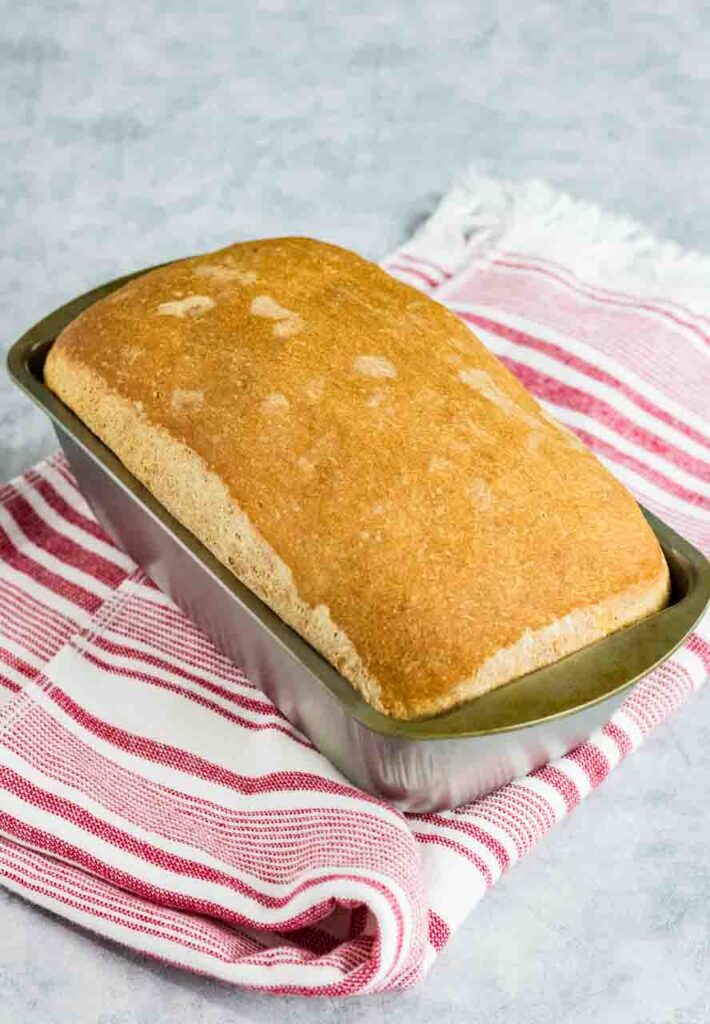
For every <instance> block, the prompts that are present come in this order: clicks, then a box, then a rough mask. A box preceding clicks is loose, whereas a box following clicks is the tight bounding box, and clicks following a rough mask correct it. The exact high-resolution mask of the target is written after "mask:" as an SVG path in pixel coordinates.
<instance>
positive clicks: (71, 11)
mask: <svg viewBox="0 0 710 1024" xmlns="http://www.w3.org/2000/svg"><path fill="white" fill-rule="evenodd" d="M0 26H1V27H0V144H1V146H2V160H1V161H0V195H1V199H0V203H1V205H0V314H1V317H2V320H1V323H2V332H1V338H0V341H1V344H2V346H3V347H5V346H6V345H7V344H9V342H11V341H12V340H13V339H14V338H15V337H16V336H17V335H18V334H19V333H20V332H21V331H22V330H23V329H24V328H25V327H26V326H28V325H29V324H31V323H33V322H34V321H35V320H36V319H38V318H39V317H40V316H41V315H43V314H44V313H46V312H48V311H49V310H51V309H52V308H54V307H55V306H57V305H58V304H60V303H61V302H63V301H65V300H66V299H68V298H70V297H71V296H72V295H75V294H76V293H77V292H79V291H82V290H84V289H86V288H89V287H91V286H92V285H94V284H97V283H98V282H100V281H102V280H104V279H106V278H108V277H111V276H115V275H117V274H119V273H121V272H124V271H128V270H131V269H134V268H135V267H138V266H143V265H147V264H150V263H156V262H159V261H160V260H163V259H168V258H170V257H174V256H178V255H181V254H184V253H189V252H192V251H196V250H199V249H206V248H211V247H217V246H219V245H222V244H225V243H227V242H229V241H232V240H236V239H238V238H240V237H248V236H254V235H268V234H279V233H296V232H303V233H309V234H316V235H322V236H326V237H329V238H331V239H333V240H336V241H340V242H342V243H343V244H346V245H350V246H352V247H354V248H357V249H359V250H361V251H362V252H364V253H365V254H369V255H372V256H376V255H379V254H382V253H384V252H385V251H386V250H388V249H389V248H391V247H392V246H394V245H395V244H396V243H397V242H398V241H400V240H401V239H402V238H403V237H404V236H405V235H406V234H408V232H409V231H410V229H411V227H412V225H413V224H415V223H416V222H417V221H418V220H419V219H420V218H421V217H422V216H423V215H424V214H425V213H426V211H427V210H429V209H430V208H431V206H432V203H433V202H434V200H435V198H436V196H437V195H438V194H439V193H440V192H441V191H442V190H443V189H444V188H445V187H446V184H447V182H448V180H449V179H450V177H451V176H452V175H453V174H454V173H456V172H457V171H459V170H460V169H461V168H462V167H463V166H464V165H465V164H466V163H468V162H469V161H470V160H475V161H476V162H477V164H478V166H479V167H480V168H481V169H482V170H484V171H487V172H489V173H493V174H500V175H503V176H516V175H520V176H529V175H537V176H540V177H544V178H546V179H547V180H549V181H550V182H551V183H553V184H555V185H557V186H560V187H562V188H565V189H567V190H569V191H571V192H573V193H574V194H576V195H578V196H581V197H583V198H587V199H592V200H595V201H597V202H600V203H602V204H603V205H605V206H607V207H608V208H609V209H611V210H615V211H617V212H623V213H629V214H631V215H632V216H635V217H636V218H638V219H640V220H642V221H644V222H645V223H646V224H647V225H648V226H649V227H651V228H652V229H654V230H655V231H656V232H657V233H658V234H660V235H663V236H666V237H670V238H674V239H675V240H677V241H678V242H680V243H681V244H683V245H686V246H693V247H698V248H703V249H706V250H710V220H709V219H708V217H707V200H708V194H707V168H708V166H710V117H709V115H708V109H709V105H708V103H707V96H708V89H709V88H710V82H709V78H710V75H709V73H708V67H709V66H710V65H709V64H708V61H707V59H705V60H703V59H702V57H703V53H704V54H705V58H706V57H707V50H708V42H709V38H708V31H709V29H710V11H709V10H708V7H707V4H705V3H704V2H703V0H697V2H692V0H676V2H673V3H672V2H669V0H625V2H624V3H612V2H595V3H588V4H578V3H572V2H569V3H566V4H565V3H561V4H560V3H552V2H543V0H529V2H526V3H523V2H522V0H520V2H517V3H516V2H514V0H503V2H500V3H498V4H494V3H483V2H472V0H456V2H452V0H440V2H437V3H426V2H413V0H399V2H388V0H384V2H383V0H348V2H345V0H343V2H336V3H328V4H326V3H324V2H321V3H317V2H310V3H308V2H301V3H288V2H279V0H268V2H267V0H261V2H258V0H256V2H255V0H252V2H250V3H246V2H237V0H235V2H232V3H228V2H223V3H221V4H218V3H215V2H211V3H205V4H196V3H195V2H194V0H191V2H187V0H171V3H169V4H160V3H157V2H155V0H150V2H138V0H124V2H122V3H119V4H100V3H91V2H87V0H84V2H81V0H44V2H41V0H34V2H32V3H28V4H21V3H19V4H18V3H16V2H15V0H0ZM53 447H54V443H53V440H52V437H51V435H50V433H49V431H48V429H47V427H46V425H45V424H44V422H43V420H42V418H41V417H40V416H39V415H38V414H35V413H34V412H33V411H32V409H31V408H30V406H29V405H28V404H27V403H26V402H25V401H24V400H22V399H21V398H20V397H19V396H16V395H14V394H12V393H11V392H10V390H9V387H8V385H7V382H6V381H5V379H4V377H3V376H2V375H0V479H5V478H7V477H8V476H10V475H11V474H12V473H14V472H16V471H19V470H20V469H22V468H24V467H25V466H27V465H28V464H30V463H31V462H32V461H33V460H34V459H35V458H36V457H38V456H39V455H40V454H43V453H45V452H47V451H49V450H51V449H52V448H53ZM709 710H710V693H709V692H705V693H704V694H702V695H701V696H700V697H698V698H697V699H696V700H695V701H693V702H692V703H691V704H690V705H688V706H687V707H686V708H685V709H683V710H682V711H681V712H680V713H679V714H678V715H676V717H675V718H674V719H673V721H672V722H671V723H670V724H669V725H667V726H666V727H664V728H663V729H662V730H661V731H660V732H659V733H658V734H657V735H655V736H654V737H653V738H652V739H651V741H650V742H649V743H648V744H647V746H646V747H645V748H644V749H642V750H641V751H640V752H639V753H638V754H636V755H635V756H634V757H633V758H632V759H631V760H630V761H629V762H628V763H626V764H625V765H624V766H623V767H622V768H621V769H620V770H619V771H618V772H617V773H615V775H614V776H613V777H612V779H610V780H609V781H608V782H607V783H606V784H605V786H604V787H603V789H602V790H601V791H599V792H597V793H596V794H594V795H592V797H591V798H590V799H589V800H588V801H587V802H586V803H585V804H584V805H583V806H582V807H581V808H580V809H579V810H577V811H576V812H575V814H574V815H573V816H572V818H571V819H570V820H568V821H567V822H565V823H564V824H563V825H561V826H560V827H559V828H558V829H556V830H555V831H554V833H553V834H552V835H551V836H549V837H548V838H547V840H546V841H545V842H544V843H543V844H542V845H541V846H540V848H539V849H538V850H537V851H536V852H535V853H534V854H533V855H532V856H531V857H529V858H528V859H527V860H526V861H525V862H524V864H522V865H521V866H519V867H518V868H516V869H515V870H514V871H513V873H512V874H511V875H510V876H508V877H507V878H505V879H504V880H503V882H502V883H501V884H500V885H499V886H498V888H497V889H496V890H495V891H494V892H493V893H491V894H490V895H489V896H488V897H487V898H486V900H485V901H484V902H483V903H482V904H481V906H480V907H479V908H478V910H477V911H476V912H475V914H474V915H472V917H471V918H470V919H469V921H468V922H467V924H466V925H465V927H464V928H463V929H462V930H461V931H460V932H459V933H458V934H457V936H456V937H455V938H454V940H453V941H452V943H451V945H450V947H449V949H448V950H447V951H446V953H445V954H444V956H443V957H442V959H441V961H440V963H439V964H438V965H437V966H436V967H435V969H434V972H433V973H432V974H431V975H430V976H429V978H428V979H427V980H426V981H425V982H424V983H423V984H422V985H421V986H420V987H419V988H418V989H416V990H414V991H412V992H410V993H406V994H403V995H397V996H387V997H371V998H368V999H363V1000H358V1001H356V1002H350V1003H336V1002H335V1001H326V1002H323V1003H320V1004H318V1005H314V1004H313V1003H308V1004H306V1003H304V1002H299V1001H297V1000H285V999H276V1000H271V999H268V998H267V997H259V996H254V995H250V994H247V993H242V992H238V991H234V990H231V989H229V988H228V987H226V986H224V985H220V984H215V983H212V982H210V981H207V980H205V979H200V978H195V977H191V976H188V975H186V974H182V973H180V972H178V971H175V970H170V969H168V968H166V967H163V966H160V965H156V964H154V963H150V962H147V961H144V960H141V959H139V958H137V957H134V956H132V955H130V954H127V953H126V952H124V951H121V950H119V949H117V948H115V947H113V946H111V945H109V944H107V943H103V942H100V941H96V940H94V939H93V938H90V937H89V936H87V935H86V934H84V933H82V932H79V931H77V930H76V929H74V928H72V927H70V926H68V925H66V924H64V923H63V922H62V921H60V920H57V919H55V918H53V917H51V916H50V915H48V914H46V913H43V912H40V911H38V910H36V909H35V908H33V907H30V906H29V905H27V904H25V903H23V902H22V901H21V900H19V899H17V898H15V897H12V896H10V895H8V894H6V893H4V892H3V891H2V890H0V1022H1V1024H10V1022H12V1024H35V1022H36V1024H47V1022H50V1021H61V1022H70V1024H73V1022H76V1024H89V1022H94V1021H96V1022H98V1021H101V1022H103V1024H109V1022H111V1024H124V1022H125V1024H129V1022H130V1024H134V1022H135V1024H137V1022H144V1021H150V1022H152V1024H163V1022H166V1024H167V1022H172V1021H178V1020H180V1021H182V1020H190V1021H191V1022H194V1024H217V1022H222V1021H245V1022H246V1021H257V1020H259V1021H261V1020H269V1021H282V1020H283V1021H285V1020H287V1019H288V1020H291V1021H292V1022H293V1024H298V1022H299V1021H301V1020H303V1021H306V1020H309V1021H311V1020H313V1021H317V1020H322V1021H334V1020H335V1019H336V1018H337V1019H338V1020H340V1021H343V1022H346V1021H350V1020H353V1021H354V1020H358V1021H373V1022H374V1021H379V1020H382V1019H384V1017H385V1016H387V1018H388V1019H389V1020H391V1021H392V1022H397V1021H403V1022H404V1021H407V1022H408V1024H424V1022H426V1021H434V1020H436V1021H437V1022H439V1021H449V1020H451V1021H454V1020H475V1021H477V1020H481V1021H484V1020H485V1021H486V1022H487V1024H497V1022H507V1021H509V1020H515V1021H516V1022H518V1024H536V1022H541V1024H542V1022H548V1021H556V1022H559V1024H563V1022H570V1024H572V1022H574V1024H585V1022H587V1021H589V1022H592V1021H594V1022H595V1024H597V1022H600V1021H601V1022H604V1024H616V1022H624V1024H635V1022H638V1024H641V1022H643V1024H670V1022H673V1024H707V1021H708V1020H710V910H709V908H710V868H709V867H708V863H709V862H708V855H709V853H710V817H709V816H708V814H707V797H708V789H709V787H710V725H709V719H710V715H709V714H708V712H709Z"/></svg>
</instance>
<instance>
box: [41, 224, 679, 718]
mask: <svg viewBox="0 0 710 1024" xmlns="http://www.w3.org/2000/svg"><path fill="white" fill-rule="evenodd" d="M46 381H47V383H48V385H49V386H50V387H51V388H52V389H53V390H54V391H56V392H57V394H58V395H59V396H60V397H61V398H62V399H63V400H64V401H65V402H66V403H67V405H69V406H70V407H71V408H72V409H73V410H74V411H75V412H76V413H77V414H78V415H79V416H80V417H81V418H82V419H83V420H84V421H85V422H86V423H87V424H88V426H89V427H90V428H91V429H92V430H93V431H94V432H95V433H96V434H97V435H98V436H99V437H100V438H101V439H102V440H103V441H104V442H105V443H106V444H107V445H108V446H109V447H111V448H112V449H113V451H114V452H115V453H116V454H117V455H118V457H119V458H120V459H121V460H122V461H123V462H124V464H125V465H126V466H127V467H128V469H130V470H131V472H133V473H134V475H135V476H136V477H137V478H138V479H140V480H141V481H142V482H143V483H144V484H145V485H146V486H147V487H148V488H149V489H150V490H151V491H152V493H154V494H155V496H156V497H157V498H158V500H160V501H161V502H162V503H163V504H164V505H165V507H166V508H167V509H168V510H169V511H170V512H171V513H172V514H174V515H175V516H176V518H178V519H179V520H180V521H181V522H183V523H184V525H185V526H187V527H188V528H189V529H190V530H191V531H192V532H193V533H194V534H195V535H196V536H197V537H198V538H199V539H200V540H201V541H202V542H203V543H205V544H206V545H207V546H208V547H209V548H210V549H211V550H212V551H213V552H214V554H215V555H216V556H217V558H219V559H220V561H222V562H223V563H224V564H225V565H227V566H228V567H229V568H231V569H232V571H234V572H235V574H236V575H237V576H238V577H239V578H240V579H242V580H243V582H245V583H246V585H247V586H249V587H250V588H251V589H252V590H253V591H254V592H256V593H257V594H258V595H259V596H260V597H261V598H262V599H263V600H265V601H266V603H267V604H269V605H270V606H271V607H272V608H273V609H274V611H276V612H277V613H278V614H279V615H280V616H281V617H282V618H283V619H284V620H285V621H287V622H288V623H289V624H290V625H292V626H293V627H294V628H295V629H296V630H297V631H298V632H299V633H301V634H302V635H303V636H304V637H305V638H306V639H307V640H308V641H309V642H310V643H312V644H313V646H314V647H316V648H317V649H318V650H320V651H321V652H322V653H323V654H324V656H325V657H326V658H328V659H329V660H330V661H331V662H332V663H333V664H334V665H335V666H336V667H337V668H338V669H339V670H340V671H341V672H342V673H343V675H345V676H346V677H347V678H348V679H349V680H350V681H351V682H352V683H353V684H354V685H355V686H356V687H357V688H358V689H359V690H360V691H361V692H362V693H363V695H364V697H365V698H366V699H367V700H368V701H369V702H370V703H371V704H372V705H373V706H375V707H376V708H378V709H379V710H381V711H383V712H385V713H386V714H390V715H393V716H395V717H400V718H414V717H419V716H423V715H429V714H435V713H437V712H440V711H443V710H445V709H447V708H449V707H453V706H455V705H456V704H458V703H460V702H462V701H464V700H466V699H469V698H470V697H473V696H476V695H478V694H481V693H484V692H486V691H487V690H490V689H492V688H494V687H496V686H499V685H501V684H503V683H505V682H507V681H509V680H510V679H513V678H516V677H517V676H519V675H521V674H524V673H525V672H528V671H530V670H532V669H534V668H538V667H540V666H542V665H545V664H548V663H550V662H551V661H554V660H556V659H557V658H559V657H561V656H563V655H564V654H567V653H570V652H571V651H574V650H576V649H578V648H580V647H582V646H585V645H586V644H588V643H591V642H593V641H594V640H597V639H599V638H601V637H603V636H605V635H607V634H608V633H610V632H612V631H614V630H615V629H619V628H621V627H622V626H625V625H628V624H629V623H631V622H634V621H637V620H638V619H640V618H643V617H644V616H645V615H648V614H650V613H651V612H653V611H655V610H657V609H658V608H660V607H662V606H663V604H664V603H665V601H666V600H667V595H668V588H669V581H668V571H667V567H666V565H665V561H664V559H663V556H662V553H661V551H660V548H659V547H658V544H657V542H656V540H655V537H654V536H653V534H652V532H651V530H650V528H649V527H648V525H647V524H646V522H645V520H644V519H643V517H642V515H641V513H640V511H639V509H638V507H637V506H636V504H635V502H634V501H633V499H632V498H631V497H630V496H629V495H628V494H627V493H626V492H625V490H624V489H623V488H622V487H621V485H620V484H618V482H617V481H615V480H614V479H613V478H612V477H611V476H610V475H609V474H608V473H607V471H606V470H605V469H604V468H603V467H602V466H601V465H600V464H599V463H598V462H597V460H596V459H595V458H594V457H593V456H592V455H591V453H589V452H588V451H587V450H586V449H585V448H584V446H582V445H581V444H580V442H579V441H577V439H576V438H574V437H573V436H572V435H570V434H569V433H568V432H567V431H565V430H564V429H563V428H561V427H560V426H559V425H557V424H556V423H555V422H554V421H551V420H550V418H549V417H547V416H546V415H545V413H544V412H543V411H542V410H541V409H540V407H539V406H538V405H537V403H536V402H535V401H534V399H533V398H532V397H531V396H530V395H529V394H528V393H527V392H526V391H525V390H524V389H523V388H522V386H521V385H520V384H519V383H518V382H517V381H516V380H515V379H514V378H513V377H512V376H511V375H510V374H509V373H508V372H507V371H506V370H505V368H504V367H503V366H502V365H501V364H500V363H498V361H497V360H495V358H494V357H493V356H492V355H491V354H490V353H488V352H487V350H486V349H485V348H484V347H483V346H482V345H481V344H480V342H479V341H478V340H477V339H476V338H475V337H474V336H473V335H472V334H471V333H470V332H469V331H468V329H467V328H466V327H465V326H464V325H463V324H462V323H461V322H460V321H459V320H458V319H457V318H455V317H453V316H452V315H451V314H450V313H448V311H446V310H445V309H443V308H442V307H440V306H439V305H438V304H436V303H434V302H431V301H430V300H427V299H423V298H422V296H421V295H419V293H417V292H415V291H414V290H413V289H410V288H408V287H407V286H405V285H402V284H400V283H399V282H395V281H393V280H392V279H391V278H389V277H387V275H385V274H384V273H383V272H382V271H380V270H379V268H377V267H375V266H374V265H372V264H369V263H367V262H366V261H364V260H361V259H360V258H359V257H357V256H355V255H354V254H352V253H347V252H345V251H344V250H339V249H336V248H335V247H332V246H328V245H325V244H323V243H317V242H313V241H311V240H307V239H281V240H272V241H267V242H261V243H246V244H244V245H239V246H234V247H231V248H230V249H228V250H224V251H223V252H221V253H216V254H210V255H209V256H206V257H199V258H195V259H192V260H188V261H184V262H183V263H180V264H176V265H173V266H171V267H168V268H164V269H162V270H160V271H156V272H153V273H151V274H149V275H146V277H144V278H141V279H139V280H137V281H136V282H133V283H131V284H129V285H128V286H126V287H125V288H124V289H121V291H120V292H119V293H117V294H116V295H115V296H112V297H111V298H109V299H108V300H105V301H104V302H102V303H98V304H97V305H96V306H95V307H92V308H91V309H90V310H88V311H87V313H85V314H83V316H82V317H80V318H78V320H77V321H75V322H74V323H73V324H72V325H70V327H69V328H68V329H67V331H65V332H64V334H63V335H62V336H61V338H60V339H59V340H58V342H57V343H56V344H55V346H54V347H53V349H52V350H51V352H50V355H49V358H48V360H47V366H46Z"/></svg>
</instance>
